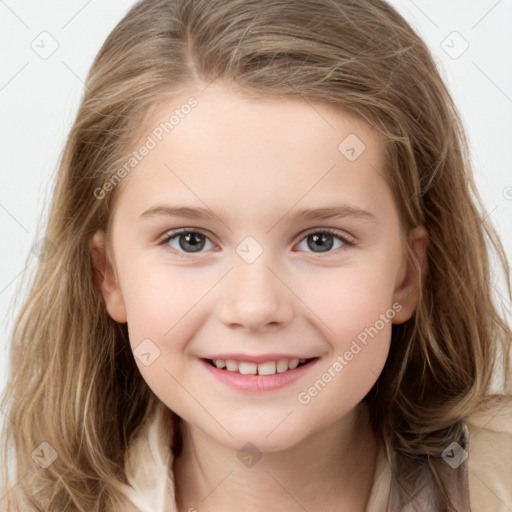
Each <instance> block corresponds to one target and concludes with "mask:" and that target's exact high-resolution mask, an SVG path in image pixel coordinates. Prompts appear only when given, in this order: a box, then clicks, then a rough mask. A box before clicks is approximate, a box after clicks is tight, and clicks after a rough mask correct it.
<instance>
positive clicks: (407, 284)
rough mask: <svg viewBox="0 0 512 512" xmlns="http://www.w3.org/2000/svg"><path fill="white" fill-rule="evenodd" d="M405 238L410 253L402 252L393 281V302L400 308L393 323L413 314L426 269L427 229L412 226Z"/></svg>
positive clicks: (400, 322)
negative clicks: (400, 262)
mask: <svg viewBox="0 0 512 512" xmlns="http://www.w3.org/2000/svg"><path fill="white" fill-rule="evenodd" d="M407 239H408V242H409V246H410V248H411V254H404V258H403V261H402V265H401V267H400V271H399V273H398V276H397V279H396V283H395V290H394V293H393V303H395V302H398V303H399V304H400V305H401V306H402V309H401V310H400V311H398V312H397V313H396V315H395V316H394V318H393V323H394V324H402V323H404V322H406V321H407V320H409V318H411V316H412V315H413V313H414V310H415V309H416V306H417V304H418V300H419V291H420V280H421V279H423V278H424V274H425V272H426V269H427V247H428V243H429V239H428V233H427V230H426V229H425V228H424V227H423V226H418V227H416V228H413V229H411V231H410V232H409V234H408V237H407ZM420 269H421V273H420Z"/></svg>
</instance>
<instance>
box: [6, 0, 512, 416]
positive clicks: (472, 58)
mask: <svg viewBox="0 0 512 512" xmlns="http://www.w3.org/2000/svg"><path fill="white" fill-rule="evenodd" d="M390 3H391V4H392V5H393V6H395V7H396V8H397V9H398V11H399V12H401V13H402V14H403V15H404V16H405V18H406V19H407V20H408V21H409V22H410V23H411V24H412V26H413V27H414V28H415V29H416V30H417V32H419V34H420V35H421V36H422V37H423V38H424V39H425V40H426V42H427V43H428V44H429V46H430V47H431V49H432V51H433V52H434V53H435V55H436V56H437V59H438V61H439V64H440V66H441V68H442V69H443V70H444V71H443V75H444V77H445V79H446V81H447V83H448V86H449V88H450V90H451V92H452V94H453V96H454V98H455V101H456V103H457V105H458V108H459V110H460V112H461V114H462V117H463V120H464V122H465V125H466V128H467V132H468V136H469V140H470V144H471V151H472V157H473V162H474V171H475V177H476V180H477V185H478V188H479V190H480V192H481V194H482V196H483V199H484V202H485V204H486V208H487V212H488V213H489V218H490V219H491V221H492V222H493V223H494V224H495V226H496V227H497V229H498V231H499V233H500V234H501V236H502V239H503V242H504V244H505V248H506V250H507V254H508V257H509V260H510V259H512V258H511V257H512V222H511V219H512V188H511V187H512V172H511V169H512V152H511V151H510V148H511V146H512V137H511V135H512V125H511V121H512V36H511V32H510V27H511V26H512V0H499V1H497V0H436V1H432V0H431V1H427V0H414V1H413V0H392V1H391V2H390ZM133 4H134V2H133V1H128V0H110V1H109V2H105V1H103V2H100V1H99V0H88V1H87V0H67V1H63V0H61V1H58V0H46V1H45V2H34V1H30V0H0V48H1V55H2V63H1V66H0V119H1V123H0V141H1V142H0V143H1V148H2V151H1V164H0V228H1V236H2V238H1V240H2V242H1V251H0V322H1V323H0V391H1V390H2V389H3V387H4V385H5V380H6V377H7V364H6V359H7V353H8V342H9V340H8V337H9V334H10V332H11V330H12V327H13V323H14V319H15V316H16V314H17V312H18V309H19V307H20V301H21V299H22V295H21V291H22V290H21V289H20V287H21V285H22V284H23V279H27V277H29V273H30V272H33V270H31V269H33V267H34V266H35V265H36V264H37V261H38V260H37V258H36V257H35V256H34V255H33V254H32V253H31V248H32V246H33V245H34V244H35V243H36V242H37V241H38V240H39V239H40V238H41V237H42V236H43V235H44V231H43V228H44V226H41V225H39V224H38V222H39V220H40V219H42V218H46V213H45V211H46V210H45V209H46V208H47V206H48V202H49V198H50V195H51V193H52V190H51V183H52V182H53V177H54V174H55V172H56V168H57V162H58V158H59V154H60V151H61V149H62V147H63V145H64V141H65V138H66V135H67V132H68V131H69V129H70V126H71V122H72V120H73V118H74V115H75V113H76V110H77V107H78V103H79V100H80V98H81V95H82V91H83V88H84V85H83V81H84V79H85V76H86V74H87V72H88V69H89V67H90V65H91V63H92V60H93V58H94V56H95V54H96V53H97V51H98V50H99V48H100V46H101V44H102V43H103V41H104V40H105V38H106V37H107V35H108V34H109V32H110V31H111V30H112V29H113V28H114V26H115V25H116V24H117V22H118V21H119V20H120V19H121V18H122V17H123V16H124V14H125V13H126V12H127V11H128V9H129V8H130V7H131V6H132V5H133ZM454 31H455V32H457V33H458V34H453V32H454ZM42 32H46V33H47V34H43V35H41V33H42ZM48 34H49V35H48ZM53 40H54V42H52V41H53ZM52 44H53V45H57V44H58V47H57V49H56V50H55V52H54V53H53V54H52V55H50V56H48V57H47V58H45V59H43V58H41V57H40V56H39V55H38V54H37V53H36V52H35V51H34V49H33V47H36V45H39V48H41V49H40V50H39V51H43V45H44V48H45V49H46V50H49V49H51V48H52V46H51V45H52ZM466 45H469V46H468V48H467V50H466V51H464V53H461V52H462V50H463V49H464V48H465V46H466ZM459 54H460V55H459ZM454 57H456V58H454ZM507 192H508V195H507ZM43 212H44V214H43ZM469 249H470V248H468V250H469ZM502 287H503V283H501V285H499V286H497V288H498V290H499V289H501V291H503V288H502ZM14 299H16V302H13V300H14ZM1 418H2V415H1V414H0V421H2V419H1Z"/></svg>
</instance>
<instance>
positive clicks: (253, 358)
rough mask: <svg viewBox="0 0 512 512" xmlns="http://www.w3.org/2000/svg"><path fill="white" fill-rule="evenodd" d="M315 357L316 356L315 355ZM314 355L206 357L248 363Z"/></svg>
mask: <svg viewBox="0 0 512 512" xmlns="http://www.w3.org/2000/svg"><path fill="white" fill-rule="evenodd" d="M313 357H315V356H313ZM313 357H308V356H299V355H297V354H258V355H250V354H215V355H212V356H206V357H204V359H211V360H212V361H216V360H218V359H221V360H222V361H227V360H230V361H238V362H247V363H255V364H259V363H267V362H270V361H279V359H288V360H291V359H313Z"/></svg>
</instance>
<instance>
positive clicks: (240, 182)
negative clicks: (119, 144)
mask: <svg viewBox="0 0 512 512" xmlns="http://www.w3.org/2000/svg"><path fill="white" fill-rule="evenodd" d="M190 96H194V98H195V99H196V100H197V103H194V106H193V108H183V105H185V104H186V103H187V99H188V98H190ZM175 109H178V110H179V111H180V112H181V115H180V116H178V117H179V122H177V123H176V124H175V125H174V126H173V127H172V131H171V130H170V129H169V127H168V126H167V128H168V133H166V131H165V130H163V129H162V126H165V125H164V124H160V123H164V122H165V121H166V120H167V121H168V120H169V113H172V112H173V111H174V110H175ZM180 109H181V110H180ZM185 113H186V114H185ZM176 119H177V118H176ZM148 137H149V138H148ZM149 139H151V140H152V141H153V143H151V142H150V141H149ZM143 145H146V147H149V146H151V147H150V150H149V151H144V150H141V151H139V156H140V160H138V161H137V164H136V166H134V168H133V169H132V170H131V171H130V173H129V175H127V176H126V177H125V178H124V179H123V181H122V183H121V185H120V190H119V191H117V192H119V195H118V197H117V202H116V208H115V211H114V213H113V220H112V238H111V241H112V260H113V265H112V266H110V264H106V265H105V266H104V267H102V268H101V271H102V275H103V276H104V278H103V281H102V283H101V288H102V293H103V296H104V298H105V302H106V305H107V309H108V311H109V314H110V315H111V316H112V318H114V319H115V320H116V321H118V322H127V324H128V330H129V336H130V343H131V347H132V349H133V352H134V357H135V361H136V363H137V365H138V368H139V370H140V372H141V374H142V376H143V378H144V379H145V381H146V382H147V383H148V385H149V387H150V388H151V389H152V390H153V392H154V393H155V394H156V395H157V396H158V397H159V398H160V400H161V401H162V402H164V403H165V404H166V405H167V406H168V407H169V408H170V409H172V410H173V411H174V412H175V413H176V414H178V415H179V416H180V417H181V418H183V420H184V421H185V422H186V424H189V425H192V426H193V427H195V428H197V429H199V430H200V431H202V432H203V433H204V434H206V435H208V436H209V437H210V438H212V439H215V440H216V441H218V442H220V443H222V444H223V445H225V446H230V447H232V448H233V449H239V448H240V447H241V446H243V445H245V443H247V442H248V441H250V442H252V443H253V444H255V445H256V446H258V448H259V449H260V450H262V451H265V450H267V451H273V450H279V449H285V448H289V447H291V446H293V445H295V444H297V443H299V442H301V441H302V440H305V439H307V438H308V436H311V435H314V434H315V433H318V432H320V431H322V429H325V428H327V427H329V426H332V425H334V424H336V422H340V421H343V418H347V417H349V415H350V414H351V413H352V412H353V411H355V408H356V407H357V406H358V404H359V403H360V402H361V400H362V398H363V397H364V396H365V394H366V393H367V392H368V391H369V390H370V389H371V387H372V386H373V384H374V383H375V381H376V380H377V378H378V376H379V374H380V373H381V370H382V368H383V366H384V363H385V361H386V358H387V355H388V351H389V346H390V338H391V327H392V324H393V323H402V322H404V321H406V320H407V319H408V318H409V317H410V316H411V314H412V312H413V310H414V307H415V305H416V301H417V277H418V276H417V274H416V273H415V271H414V266H412V265H411V264H410V262H409V261H408V260H407V259H406V258H405V252H404V246H403V243H402V233H401V228H400V223H399V218H398V213H397V209H396V206H395V204H394V202H393V198H392V193H391V190H390V188H389V187H388V185H387V184H386V181H385V180H384V178H383V176H384V175H385V170H384V167H383V156H382V148H381V143H380V141H379V139H378V137H377V135H376V134H375V133H374V132H372V130H371V128H370V126H369V125H367V124H366V123H365V122H363V121H362V120H359V119H357V118H355V117H352V116H349V115H347V114H345V113H343V112H341V111H339V110H336V109H334V108H332V107H330V106H326V105H321V104H311V103H308V102H306V101H302V100H301V99H298V98H293V99H286V100H281V99H280V100H269V99H265V100H261V99H259V100H257V99H248V98H246V97H242V96H239V95H238V94H236V93H234V92H232V91H230V90H229V89H228V88H227V87H226V86H225V85H224V86H223V85H218V84H213V85H211V86H210V87H208V88H207V89H206V90H205V91H204V92H200V91H199V90H194V89H191V91H190V92H189V94H186V95H183V96H180V97H175V98H174V99H173V100H172V101H171V102H169V103H166V104H165V105H162V106H161V108H160V109H159V110H158V113H157V115H155V116H154V118H153V119H152V121H151V122H150V123H149V126H148V127H147V130H146V132H145V134H144V136H143V137H142V138H141V141H140V144H137V145H136V147H135V148H134V151H135V150H138V149H140V148H141V147H142V146H143ZM142 153H146V154H145V156H141V154H142ZM98 200H101V199H98ZM198 209H203V211H199V210H198ZM205 212H206V214H205ZM308 212H309V213H308ZM101 236H102V233H100V232H98V233H97V234H96V236H95V237H94V239H93V241H94V247H95V249H94V252H95V254H97V253H101V251H102V247H103V241H102V238H101ZM406 236H408V237H409V241H410V243H411V245H412V247H413V250H415V251H417V253H418V257H420V256H421V254H420V253H421V248H422V247H424V241H425V234H424V232H423V231H422V230H420V229H416V230H414V231H411V232H410V233H407V234H406ZM418 248H419V249H418ZM95 261H96V262H99V261H101V259H100V258H98V257H96V259H95ZM97 264H98V266H101V264H100V263H97ZM211 361H213V363H212V362H211ZM215 361H217V365H218V366H219V367H220V368H217V367H216V366H215V367H214V364H215ZM297 364H299V366H298V367H297V368H295V366H296V365H297ZM226 366H227V368H226Z"/></svg>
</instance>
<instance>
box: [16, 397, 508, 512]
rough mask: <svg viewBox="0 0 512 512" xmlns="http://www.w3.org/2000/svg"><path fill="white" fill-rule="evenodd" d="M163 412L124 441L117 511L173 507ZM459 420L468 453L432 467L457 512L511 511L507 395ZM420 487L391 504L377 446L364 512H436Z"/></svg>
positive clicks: (387, 470) (392, 491)
mask: <svg viewBox="0 0 512 512" xmlns="http://www.w3.org/2000/svg"><path fill="white" fill-rule="evenodd" d="M168 414H169V411H168V409H167V408H166V407H165V406H164V405H163V404H162V403H161V402H160V403H159V405H158V406H157V408H156V412H155V414H153V415H151V417H148V420H147V421H146V422H144V423H143V424H142V425H141V426H140V428H139V431H138V435H137V436H135V437H134V438H133V440H132V442H131V444H130V448H129V450H128V453H127V462H126V474H127V478H128V481H129V482H130V484H131V485H130V486H125V490H126V493H127V496H129V498H130V503H129V504H127V505H126V506H124V507H123V512H136V511H137V512H177V507H176V502H175V493H174V476H173V474H172V472H171V471H170V470H169V469H170V468H171V467H172V452H171V449H170V448H171V443H170V442H169V440H170V439H171V438H170V437H169V435H170V434H172V425H170V424H169V416H168ZM465 424H466V426H467V428H466V429H465V432H466V439H465V443H466V447H467V449H468V453H469V457H467V458H465V457H464V455H465V454H464V453H463V452H462V451H461V450H459V451H458V452H457V449H456V450H455V451H453V450H450V449H449V447H447V451H446V458H445V457H443V459H438V463H439V466H438V468H437V469H438V471H439V473H438V474H439V475H440V476H441V478H443V481H445V480H449V481H450V484H451V486H452V487H451V488H460V491H459V493H458V495H459V496H462V498H461V500H462V501H461V502H460V503H461V504H460V505H458V506H457V512H469V511H471V512H512V395H506V396H498V395H496V396H494V397H493V398H492V401H491V402H490V403H489V405H488V406H487V408H485V409H481V410H480V411H479V412H478V413H475V414H473V415H471V416H470V417H468V418H467V419H466V420H465ZM393 453H394V452H393ZM444 453H445V452H443V454H444ZM457 457H460V458H459V459H457ZM448 460H450V461H451V464H448V462H446V461H448ZM462 460H465V462H462ZM422 485H423V482H422ZM423 491H425V492H423ZM423 491H422V492H423V494H421V495H420V496H419V498H418V499H417V500H415V501H414V502H413V503H411V504H409V505H408V506H407V507H400V506H397V503H398V501H396V500H397V499H399V498H400V496H399V495H400V493H399V492H397V486H396V485H394V483H393V479H392V473H391V466H390V465H389V464H388V462H387V460H386V457H385V452H384V447H382V448H381V450H380V452H379V454H378V458H377V465H376V469H375V479H374V483H373V486H372V490H371V494H370V498H369V502H368V506H367V509H366V512H397V511H398V510H399V511H400V512H438V508H437V507H435V506H434V505H433V504H432V503H431V501H430V500H429V498H430V497H431V495H430V494H429V492H428V485H427V486H425V488H424V489H423ZM19 499H21V507H20V508H19V509H16V508H13V509H9V512H11V511H14V510H19V511H22V512H29V511H35V510H36V509H35V508H32V507H30V506H29V505H28V504H27V502H26V501H25V500H24V499H23V497H19ZM468 502H469V504H468Z"/></svg>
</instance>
